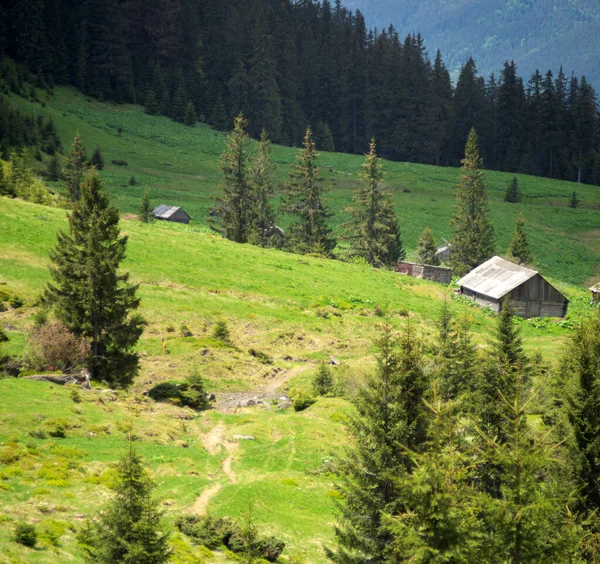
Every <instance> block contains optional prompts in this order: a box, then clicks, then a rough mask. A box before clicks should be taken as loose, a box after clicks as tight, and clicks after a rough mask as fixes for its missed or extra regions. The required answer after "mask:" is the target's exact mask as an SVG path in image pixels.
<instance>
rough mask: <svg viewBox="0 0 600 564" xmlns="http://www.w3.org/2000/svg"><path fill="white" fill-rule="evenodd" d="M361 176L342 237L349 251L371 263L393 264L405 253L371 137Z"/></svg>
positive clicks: (377, 264) (377, 265)
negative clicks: (348, 243)
mask: <svg viewBox="0 0 600 564" xmlns="http://www.w3.org/2000/svg"><path fill="white" fill-rule="evenodd" d="M360 177H361V180H362V181H363V186H362V187H361V188H359V189H358V190H357V191H356V193H355V195H354V198H353V199H352V202H353V206H352V207H351V208H350V209H349V212H350V215H351V216H352V221H350V222H349V223H348V224H347V225H346V229H345V232H344V236H345V237H346V238H347V239H348V240H349V241H350V244H351V245H352V252H353V253H354V254H355V255H356V256H359V257H362V258H364V259H365V260H366V261H367V262H368V263H369V264H370V265H372V266H375V267H383V266H393V265H394V264H395V263H396V262H397V261H398V260H401V259H403V258H404V257H405V255H406V253H405V252H404V249H403V248H402V241H401V240H400V230H399V228H398V221H397V218H396V212H395V211H394V206H393V201H392V195H391V194H390V192H389V191H388V190H386V189H384V188H383V187H382V181H383V173H382V171H381V164H380V162H379V159H378V158H377V153H376V148H375V140H374V139H371V143H370V145H369V153H368V154H367V156H366V162H365V163H364V164H363V171H362V172H361V174H360Z"/></svg>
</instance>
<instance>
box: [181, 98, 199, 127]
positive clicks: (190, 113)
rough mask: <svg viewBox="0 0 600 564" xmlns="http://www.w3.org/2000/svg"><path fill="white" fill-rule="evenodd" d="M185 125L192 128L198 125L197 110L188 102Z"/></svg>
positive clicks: (184, 119)
mask: <svg viewBox="0 0 600 564" xmlns="http://www.w3.org/2000/svg"><path fill="white" fill-rule="evenodd" d="M183 123H185V125H189V126H190V127H191V126H193V125H194V124H195V123H196V110H195V109H194V104H193V103H192V102H188V105H187V107H186V108H185V116H184V118H183Z"/></svg>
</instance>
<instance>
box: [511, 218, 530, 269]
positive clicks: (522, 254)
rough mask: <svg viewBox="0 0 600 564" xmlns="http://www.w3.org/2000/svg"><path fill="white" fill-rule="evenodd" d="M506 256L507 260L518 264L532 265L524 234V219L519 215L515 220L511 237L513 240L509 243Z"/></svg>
mask: <svg viewBox="0 0 600 564" xmlns="http://www.w3.org/2000/svg"><path fill="white" fill-rule="evenodd" d="M506 255H507V257H508V258H509V260H513V261H514V262H516V263H518V264H525V265H531V264H533V255H532V254H531V251H530V250H529V243H528V242H527V234H526V233H525V219H524V218H523V216H522V215H520V216H519V217H518V219H517V226H516V228H515V234H514V235H513V239H512V241H511V242H510V245H509V246H508V250H507V251H506Z"/></svg>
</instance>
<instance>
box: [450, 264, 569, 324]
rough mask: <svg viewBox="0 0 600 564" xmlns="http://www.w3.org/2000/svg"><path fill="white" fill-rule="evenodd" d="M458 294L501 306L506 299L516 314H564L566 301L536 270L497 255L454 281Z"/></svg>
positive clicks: (478, 301)
mask: <svg viewBox="0 0 600 564" xmlns="http://www.w3.org/2000/svg"><path fill="white" fill-rule="evenodd" d="M457 284H458V286H460V293H461V294H463V295H464V296H467V297H469V298H471V299H472V300H474V301H475V302H477V303H478V304H479V305H480V306H483V307H489V308H491V309H493V310H494V311H495V312H500V310H501V309H502V301H503V300H504V298H508V299H509V300H510V301H511V302H512V305H513V307H514V308H515V313H516V314H517V315H519V316H520V317H525V318H530V317H564V316H565V315H566V314H567V308H568V305H569V300H568V299H567V298H566V297H565V296H563V295H562V294H561V293H560V292H559V291H558V290H557V289H556V288H555V287H554V286H552V284H550V283H549V282H548V281H547V280H545V279H544V278H543V277H542V276H541V275H540V273H539V272H537V271H535V270H532V269H531V268H527V267H525V266H521V265H520V264H515V263H513V262H510V261H507V260H504V259H503V258H500V257H498V256H496V257H493V258H491V259H490V260H488V261H486V262H484V263H483V264H480V265H479V266H478V267H477V268H475V269H474V270H472V271H471V272H469V274H467V275H466V276H463V277H462V278H461V279H460V280H459V281H458V282H457Z"/></svg>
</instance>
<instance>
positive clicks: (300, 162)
mask: <svg viewBox="0 0 600 564" xmlns="http://www.w3.org/2000/svg"><path fill="white" fill-rule="evenodd" d="M302 146H303V148H302V149H301V150H300V152H299V153H298V154H297V155H296V163H295V164H293V165H292V170H291V172H290V180H289V182H287V183H286V192H287V193H286V198H285V201H284V203H283V206H284V210H285V211H287V212H288V213H289V214H291V215H292V216H295V218H296V220H295V221H293V223H292V225H291V226H290V228H289V231H290V240H291V242H292V245H293V247H294V250H296V251H297V252H300V253H319V254H323V255H328V254H329V253H330V252H331V251H332V250H333V248H334V247H335V239H333V238H332V237H331V229H330V228H329V227H328V226H327V218H329V217H331V215H332V214H331V213H330V212H329V210H328V208H327V206H326V205H325V202H324V201H323V188H321V186H320V184H321V182H322V180H323V179H322V178H320V177H319V167H318V166H317V163H316V160H317V158H318V157H319V155H318V154H317V153H316V150H315V142H314V141H313V138H312V133H311V130H310V127H309V128H308V129H307V130H306V134H305V136H304V141H303V143H302Z"/></svg>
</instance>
